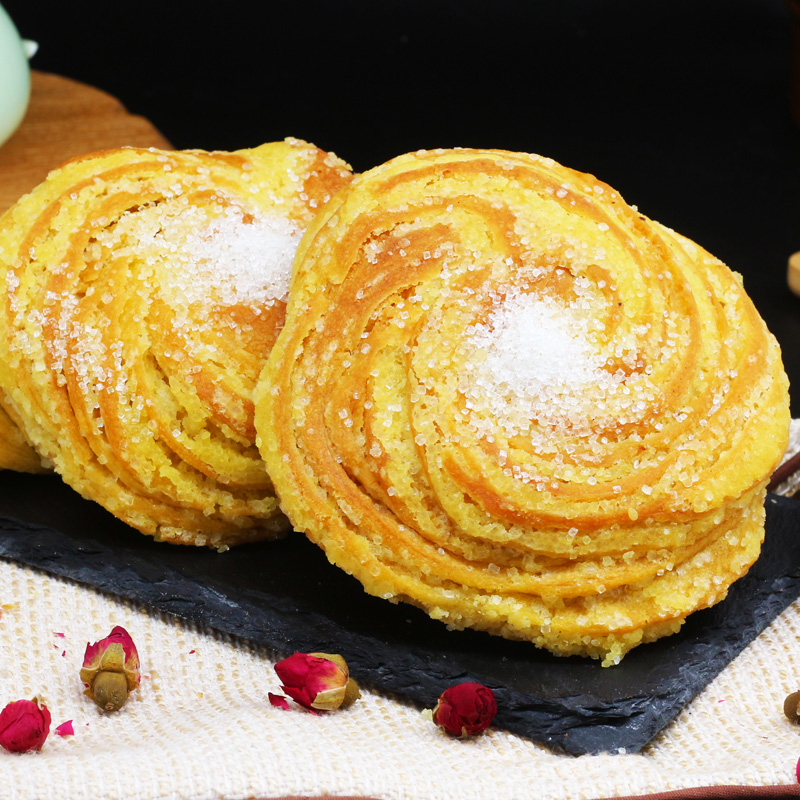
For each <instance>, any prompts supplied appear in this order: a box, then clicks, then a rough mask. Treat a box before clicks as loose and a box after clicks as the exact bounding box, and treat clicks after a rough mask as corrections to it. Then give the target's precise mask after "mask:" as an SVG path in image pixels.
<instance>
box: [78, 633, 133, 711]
mask: <svg viewBox="0 0 800 800" xmlns="http://www.w3.org/2000/svg"><path fill="white" fill-rule="evenodd" d="M81 680H82V681H83V682H84V684H85V685H86V692H85V693H86V694H87V695H88V696H89V697H91V698H92V699H93V700H94V701H95V702H96V703H97V704H98V705H99V706H100V707H101V708H103V709H104V710H106V711H116V710H118V709H119V708H121V707H122V706H123V705H124V703H125V701H126V700H127V698H128V694H129V693H130V692H132V691H133V690H134V689H136V688H137V687H138V686H139V683H140V682H141V675H140V674H139V653H138V652H137V650H136V645H135V644H134V643H133V639H132V638H131V636H130V634H129V633H128V632H127V631H126V630H125V628H122V627H120V626H119V625H117V626H116V627H115V628H114V629H113V630H112V631H111V633H110V634H109V635H108V636H106V638H105V639H101V640H100V641H99V642H95V643H94V644H87V645H86V652H85V653H84V656H83V667H82V668H81Z"/></svg>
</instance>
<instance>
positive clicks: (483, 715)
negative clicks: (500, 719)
mask: <svg viewBox="0 0 800 800" xmlns="http://www.w3.org/2000/svg"><path fill="white" fill-rule="evenodd" d="M495 714H497V702H496V701H495V699H494V692H492V690H491V689H490V688H489V687H488V686H484V685H483V684H482V683H472V682H470V681H467V682H466V683H459V684H457V685H456V686H451V687H450V688H449V689H446V690H445V691H444V692H442V695H441V696H440V697H439V702H438V703H437V704H436V708H434V709H433V715H432V718H433V721H434V723H435V724H436V725H438V726H439V727H440V728H441V729H442V730H443V731H445V733H449V734H450V735H451V736H473V735H475V734H476V733H481V732H482V731H485V730H486V729H487V728H488V727H489V726H490V725H491V724H492V720H493V719H494V717H495Z"/></svg>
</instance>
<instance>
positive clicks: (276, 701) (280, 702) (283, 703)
mask: <svg viewBox="0 0 800 800" xmlns="http://www.w3.org/2000/svg"><path fill="white" fill-rule="evenodd" d="M267 697H269V702H270V703H271V704H272V705H273V706H275V708H282V709H283V710H284V711H289V701H288V700H287V699H286V698H285V697H284V696H283V695H282V694H273V693H272V692H267Z"/></svg>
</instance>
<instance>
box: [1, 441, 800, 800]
mask: <svg viewBox="0 0 800 800" xmlns="http://www.w3.org/2000/svg"><path fill="white" fill-rule="evenodd" d="M798 448H800V430H798V429H797V427H793V444H792V446H791V447H790V451H789V452H790V453H791V452H794V451H795V450H797V449H798ZM2 605H6V606H7V607H6V608H4V609H3V610H2V615H1V616H0V706H2V705H5V704H6V703H7V702H9V701H11V700H16V699H19V698H23V697H25V698H31V697H32V696H34V695H38V696H39V697H41V698H42V699H44V700H45V701H46V702H47V705H48V706H49V708H50V709H51V712H52V715H53V727H55V726H56V725H58V724H60V723H61V722H64V721H66V720H70V719H71V720H73V725H74V730H75V734H74V736H71V737H67V738H60V737H58V736H55V735H53V734H52V733H51V736H50V738H49V739H48V740H47V742H46V743H45V745H44V747H43V749H42V750H41V752H38V753H30V754H25V755H15V754H9V753H6V752H0V797H1V798H3V800H38V799H40V798H41V799H42V800H44V799H45V798H47V799H48V800H49V799H50V798H59V799H62V798H63V799H64V800H82V799H83V798H87V799H88V798H92V799H94V798H108V799H109V800H161V799H162V798H163V799H164V800H166V799H167V798H170V799H174V798H198V799H199V798H204V799H205V798H208V800H218V799H219V798H225V799H226V800H228V799H230V800H234V799H235V798H253V797H262V798H264V797H277V796H281V795H322V794H329V795H362V796H369V797H373V798H381V799H382V800H420V799H421V798H425V800H456V799H457V800H472V799H473V798H474V799H475V800H493V798H498V800H514V798H531V797H536V798H539V799H540V800H548V799H549V798H554V799H555V798H559V799H562V798H563V799H565V800H566V799H569V800H571V799H572V798H586V799H587V800H590V799H591V798H608V797H616V796H619V795H642V794H651V793H657V792H667V791H674V790H680V789H687V788H690V787H700V786H723V785H746V786H766V785H773V784H783V785H786V786H787V787H788V786H790V785H794V784H796V778H795V765H796V763H797V760H798V757H800V726H796V725H792V724H791V723H789V722H788V721H787V720H786V719H785V718H784V716H783V713H782V706H783V699H784V697H785V696H786V694H788V693H789V692H791V691H794V690H796V689H800V602H795V603H794V604H793V605H792V606H791V607H790V608H788V609H787V610H786V611H785V612H784V613H783V614H782V615H781V616H780V617H779V618H778V619H777V620H776V621H775V622H774V623H773V624H772V625H771V626H770V627H769V628H768V629H767V630H766V631H765V632H764V633H763V634H762V635H761V636H760V637H759V638H758V639H757V640H756V641H755V642H753V643H752V644H751V645H750V646H749V647H748V648H747V649H746V650H745V651H744V652H743V653H742V654H741V655H740V656H739V657H738V658H737V659H736V660H735V661H734V662H733V663H732V664H731V665H730V666H729V667H728V668H727V669H725V670H724V671H723V672H722V673H721V674H720V675H719V676H718V677H717V679H716V680H714V681H713V683H711V684H710V685H709V686H708V687H707V689H706V690H705V691H704V692H703V693H702V694H701V695H699V696H698V697H697V698H696V699H695V700H694V701H693V702H692V703H691V704H690V705H689V706H688V707H686V708H685V709H684V710H683V711H682V712H681V713H680V714H679V715H678V717H677V718H676V719H675V720H674V721H673V722H672V723H671V724H669V725H668V726H667V727H666V728H665V729H664V730H663V731H662V732H661V734H659V735H658V736H657V737H656V738H655V740H654V741H653V742H651V744H650V745H648V746H647V747H646V748H645V750H644V751H643V752H641V753H639V754H627V753H619V752H616V753H609V754H606V755H597V756H580V757H574V756H567V755H563V754H558V753H554V752H552V751H550V750H548V749H547V748H546V747H544V746H542V745H539V744H537V743H535V742H532V741H529V740H526V739H524V738H522V737H520V736H515V735H513V734H510V733H506V732H504V731H500V730H494V729H490V730H489V731H488V732H487V733H486V734H484V735H483V736H480V737H477V738H474V739H469V740H453V739H449V738H447V737H445V736H444V735H443V734H440V733H439V732H438V731H437V729H436V728H435V727H434V726H433V725H432V724H431V723H430V722H428V721H427V720H426V719H424V718H423V717H422V715H421V713H420V710H419V709H418V708H417V707H416V706H413V705H411V704H409V703H406V702H404V701H402V700H399V699H397V698H393V697H391V696H388V695H387V694H384V693H382V692H379V691H372V690H369V689H367V690H365V691H364V693H363V696H362V698H361V699H360V700H359V701H358V702H357V703H356V704H355V705H354V706H352V707H351V708H349V709H347V710H344V711H339V712H335V713H331V714H327V715H320V716H312V715H311V714H308V713H306V712H303V711H301V710H291V711H282V710H280V709H277V708H274V707H272V706H271V705H270V703H269V701H268V699H267V693H268V692H269V691H279V688H278V681H277V677H276V675H275V673H274V671H273V668H272V667H273V663H274V660H275V657H274V655H273V654H271V653H270V652H267V651H265V650H258V649H253V648H252V647H251V646H249V645H248V644H246V643H243V642H240V641H236V640H233V639H232V638H230V637H227V636H224V635H221V634H218V633H215V632H211V631H207V630H203V629H200V628H197V627H194V626H191V625H187V624H183V623H182V622H180V621H178V620H175V619H173V618H171V617H167V616H164V615H161V614H158V613H151V612H149V611H148V610H147V609H144V608H142V607H139V606H136V605H133V604H130V603H127V602H124V601H120V600H118V599H115V598H113V597H111V596H108V595H106V594H103V593H100V592H96V591H93V590H91V589H87V588H84V587H82V586H79V585H78V584H75V583H72V582H70V581H66V580H61V579H57V578H53V577H50V576H48V575H45V574H43V573H40V572H38V571H35V570H32V569H29V568H26V567H22V566H19V565H17V564H14V563H11V562H6V561H0V606H2ZM114 625H122V626H124V627H125V628H127V629H128V630H129V631H130V633H131V634H132V636H133V637H134V640H135V641H136V643H137V646H138V649H139V653H140V656H141V661H142V668H143V675H144V679H143V681H142V686H141V689H140V690H139V691H138V692H137V693H135V694H134V695H133V696H132V699H131V700H130V701H129V702H128V704H127V705H126V706H125V707H124V708H123V709H122V711H120V712H119V713H117V714H113V715H104V714H101V713H100V712H99V711H98V710H97V709H96V707H95V706H94V705H93V704H92V702H91V701H90V700H89V699H88V698H86V697H85V696H84V695H83V694H82V688H83V687H82V684H81V681H80V678H79V676H78V671H79V669H80V666H81V660H82V656H83V651H84V648H85V645H86V643H87V642H89V641H91V642H94V641H96V640H97V639H100V638H102V637H103V636H105V635H107V634H108V633H109V631H110V630H111V628H112V627H113V626H114ZM356 677H357V676H356Z"/></svg>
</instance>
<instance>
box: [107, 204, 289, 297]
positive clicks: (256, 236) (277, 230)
mask: <svg viewBox="0 0 800 800" xmlns="http://www.w3.org/2000/svg"><path fill="white" fill-rule="evenodd" d="M302 233H303V232H302V230H301V229H300V228H299V226H297V225H296V224H295V223H294V222H292V221H291V220H289V219H287V218H286V217H283V216H279V215H271V216H266V215H263V214H262V215H260V216H257V217H255V216H253V215H250V214H247V213H245V212H244V211H243V210H242V209H241V208H237V207H231V206H228V207H225V208H214V207H211V208H210V209H209V210H208V211H207V210H205V209H203V208H199V207H197V206H192V205H188V204H184V203H174V202H169V201H168V202H162V203H157V204H152V205H149V206H144V207H142V208H139V209H137V210H135V211H130V212H126V214H124V215H123V216H122V217H121V218H120V219H119V221H118V222H117V223H116V225H115V226H114V227H113V228H109V229H107V230H105V231H103V232H102V233H101V234H100V235H99V236H98V241H99V242H100V244H101V245H105V246H107V247H109V248H110V249H112V250H113V251H114V252H115V255H117V256H119V255H123V254H127V253H124V252H123V251H124V250H125V249H128V253H129V254H130V255H132V256H135V257H139V258H141V259H143V260H144V262H145V263H146V264H149V265H151V266H155V265H156V264H159V265H161V268H160V270H159V276H158V277H159V287H158V288H159V291H160V293H161V294H162V295H163V296H164V297H165V298H167V299H169V301H170V302H172V303H176V304H179V305H180V304H187V305H192V304H195V303H200V304H217V305H222V306H231V305H236V304H239V303H244V304H247V305H251V306H269V305H272V304H273V303H274V302H275V301H276V300H285V299H286V296H287V295H288V292H289V282H290V279H291V274H292V261H293V259H294V255H295V252H296V250H297V246H298V245H299V243H300V239H301V237H302Z"/></svg>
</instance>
